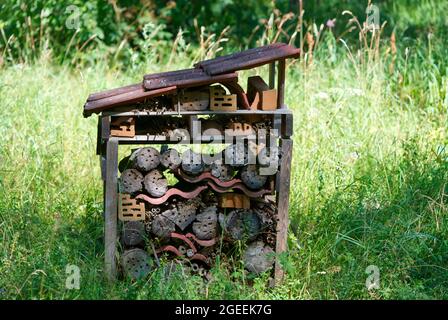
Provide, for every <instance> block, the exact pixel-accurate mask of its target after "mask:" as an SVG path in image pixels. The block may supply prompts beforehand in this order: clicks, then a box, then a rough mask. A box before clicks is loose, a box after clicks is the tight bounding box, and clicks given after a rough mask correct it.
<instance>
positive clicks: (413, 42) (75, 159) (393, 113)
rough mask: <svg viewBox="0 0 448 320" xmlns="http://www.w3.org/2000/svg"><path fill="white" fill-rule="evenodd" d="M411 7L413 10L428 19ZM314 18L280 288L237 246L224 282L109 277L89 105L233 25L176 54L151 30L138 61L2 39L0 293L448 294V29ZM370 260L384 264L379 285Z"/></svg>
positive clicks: (198, 51) (299, 70)
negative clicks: (70, 272) (349, 28)
mask: <svg viewBox="0 0 448 320" xmlns="http://www.w3.org/2000/svg"><path fill="white" fill-rule="evenodd" d="M423 3H430V4H429V5H428V6H430V7H431V8H433V7H437V6H438V5H437V3H438V2H431V1H429V2H428V1H423ZM437 8H438V9H440V8H439V7H437ZM397 10H398V9H397ZM400 10H402V13H403V14H402V16H401V17H402V19H404V20H405V19H411V20H412V19H417V17H414V16H413V15H414V14H415V12H416V11H405V10H404V9H403V8H401V9H400ZM417 11H418V10H417ZM427 14H428V16H431V12H427ZM425 17H427V16H425ZM425 17H424V18H425ZM421 20H422V21H425V20H424V19H423V18H422V19H421ZM353 25H354V26H355V27H356V26H357V25H356V21H355V20H354V23H353ZM397 25H399V22H397ZM309 26H310V27H309V31H308V33H307V34H305V32H304V33H303V35H302V36H303V43H302V41H300V46H302V47H303V48H304V52H305V54H304V56H303V57H302V59H299V60H296V61H295V62H294V63H292V64H291V65H289V66H288V74H287V80H286V81H287V87H286V89H287V90H286V103H287V105H288V106H289V108H291V109H292V110H293V112H294V136H293V140H294V154H293V165H292V168H293V171H292V181H291V196H290V219H291V223H290V228H289V235H288V245H289V251H288V253H287V254H286V255H284V256H282V257H281V260H282V264H283V265H284V268H285V270H286V271H287V276H286V279H285V281H284V283H283V284H282V285H280V286H278V287H275V288H269V286H268V281H267V275H265V276H262V277H260V278H257V279H255V280H254V283H253V284H252V283H251V284H249V282H252V281H249V280H250V279H248V278H247V274H246V273H245V272H244V271H243V266H242V265H241V262H240V261H239V260H237V259H236V260H235V261H231V262H232V263H230V265H229V262H228V261H222V262H221V261H218V263H217V264H216V266H215V267H214V270H213V280H212V281H210V282H204V281H203V280H202V279H200V278H199V277H198V276H185V275H183V274H182V272H177V273H174V274H172V275H171V276H169V277H167V276H166V274H165V273H164V271H163V269H162V268H161V269H160V270H158V271H156V272H155V273H153V274H152V275H151V276H150V278H148V279H145V280H141V281H138V282H130V281H119V282H117V283H115V284H113V285H110V284H108V283H107V281H106V280H105V278H104V274H103V270H102V268H103V259H104V254H103V249H104V248H103V238H102V234H103V216H102V214H103V213H102V211H103V208H102V183H101V179H100V170H99V159H98V157H97V156H96V155H95V143H96V125H97V119H96V117H90V118H87V119H84V118H83V117H82V107H83V104H84V102H85V99H86V98H87V96H88V94H89V93H92V92H96V91H99V90H102V89H107V88H113V87H117V86H121V85H126V84H130V83H135V82H138V81H140V80H141V76H142V75H143V74H145V73H150V72H155V71H160V70H175V69H178V68H184V67H188V66H191V65H192V64H193V63H194V61H197V60H199V59H202V58H204V57H207V56H214V55H216V54H218V55H219V54H220V53H219V49H220V48H224V49H226V50H231V49H232V48H230V47H229V48H226V42H225V41H222V42H221V41H220V39H221V38H220V36H219V34H216V35H215V36H214V37H212V38H211V39H212V40H210V41H209V42H207V41H204V42H202V43H201V42H200V41H199V44H198V45H194V44H193V45H192V46H188V47H185V46H183V45H180V44H182V43H184V39H183V37H182V34H181V35H179V34H178V35H177V36H176V38H175V40H176V39H177V41H174V42H173V43H170V44H168V45H167V46H166V47H163V53H164V54H163V57H161V56H160V52H162V51H161V50H162V49H161V47H160V43H159V42H155V43H154V42H152V40H151V39H146V40H147V41H146V47H145V48H146V51H145V52H144V53H140V55H139V56H138V59H137V58H136V59H134V60H132V59H131V60H130V61H129V62H128V64H126V65H123V64H120V63H119V62H117V61H116V60H114V58H113V57H114V55H112V60H111V59H109V58H108V59H102V57H101V54H102V53H103V51H101V50H103V49H101V48H100V49H98V48H92V49H91V51H89V53H85V55H83V54H84V53H79V54H77V53H76V52H75V53H74V54H73V55H71V56H70V59H68V61H65V62H64V61H63V62H62V63H60V62H55V60H57V57H55V56H54V52H53V54H52V51H51V49H48V48H47V49H45V48H41V50H40V51H39V52H38V53H37V54H30V55H27V56H26V57H32V58H29V60H27V59H22V58H21V56H20V55H17V56H14V53H12V54H11V55H9V53H8V52H9V51H8V50H6V49H5V50H2V51H1V52H3V55H2V56H1V59H2V60H1V61H2V62H3V63H0V136H1V137H2V139H0V299H447V298H448V185H447V183H448V132H447V124H448V75H447V71H448V63H447V59H448V58H447V57H448V55H447V53H448V52H447V48H448V47H447V40H446V37H444V36H443V35H442V34H441V33H438V32H437V30H433V31H432V32H431V33H430V34H426V33H425V34H424V36H421V37H415V38H410V37H406V36H404V35H403V33H400V32H398V31H397V32H395V33H393V35H392V34H387V35H385V34H380V32H379V31H376V32H371V31H368V30H365V29H364V28H362V26H361V25H360V26H359V28H358V27H357V29H356V30H355V31H354V32H355V33H356V36H355V37H352V38H346V37H344V36H341V37H339V36H337V35H336V34H334V33H333V32H332V31H331V30H328V28H326V27H323V31H320V29H319V26H316V27H315V28H313V25H312V24H310V25H309ZM275 31H276V30H275V29H272V30H267V31H266V32H265V33H263V35H262V36H261V37H260V40H259V41H260V42H259V44H261V43H263V42H269V41H271V40H272V38H273V37H274V36H275V33H276V32H275ZM204 34H205V33H204ZM208 35H210V34H208ZM296 36H299V35H296ZM204 39H205V40H206V39H207V36H206V35H204ZM301 39H302V38H301ZM317 42H319V44H318V45H317ZM165 45H166V44H165ZM24 46H25V45H24ZM26 48H30V46H26ZM79 49H80V48H77V47H76V46H73V50H79ZM30 50H32V49H30ZM142 54H143V57H142V56H141V55H142ZM259 72H261V73H265V72H266V70H265V69H263V68H261V69H260V70H259ZM249 75H252V74H249V72H244V73H243V78H245V77H247V76H249ZM243 83H244V82H243ZM124 152H125V151H123V154H124ZM67 265H76V266H78V267H79V268H80V271H81V283H80V289H79V290H69V289H67V288H66V279H67V273H66V266H67ZM369 266H374V267H373V268H377V269H376V270H378V271H379V287H378V288H372V289H371V290H368V289H367V288H366V281H367V282H368V281H369V276H370V275H371V270H372V267H369Z"/></svg>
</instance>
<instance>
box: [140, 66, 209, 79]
mask: <svg viewBox="0 0 448 320" xmlns="http://www.w3.org/2000/svg"><path fill="white" fill-rule="evenodd" d="M192 73H201V70H198V69H195V68H190V69H182V70H175V71H167V72H159V73H151V74H145V75H144V76H143V80H151V79H158V78H162V77H173V76H180V75H183V74H192Z"/></svg>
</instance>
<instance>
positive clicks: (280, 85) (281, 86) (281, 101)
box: [277, 59, 286, 109]
mask: <svg viewBox="0 0 448 320" xmlns="http://www.w3.org/2000/svg"><path fill="white" fill-rule="evenodd" d="M285 72H286V63H285V59H283V60H279V61H278V78H277V106H278V108H280V109H284V108H285Z"/></svg>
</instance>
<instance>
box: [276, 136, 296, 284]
mask: <svg viewBox="0 0 448 320" xmlns="http://www.w3.org/2000/svg"><path fill="white" fill-rule="evenodd" d="M280 143H281V153H282V158H281V163H280V172H279V173H277V175H278V178H279V180H280V181H281V183H279V184H277V244H276V248H275V252H276V254H277V255H278V254H281V253H282V252H285V251H286V249H287V239H288V225H289V218H288V210H289V186H290V180H291V158H292V139H281V140H280ZM283 276H284V271H283V270H282V268H281V265H280V262H279V259H278V258H277V259H276V261H275V284H276V285H277V284H280V283H281V282H282V280H283Z"/></svg>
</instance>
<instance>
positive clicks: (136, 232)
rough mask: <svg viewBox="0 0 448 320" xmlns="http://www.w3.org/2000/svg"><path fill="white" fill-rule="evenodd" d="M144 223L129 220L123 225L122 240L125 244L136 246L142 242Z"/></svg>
mask: <svg viewBox="0 0 448 320" xmlns="http://www.w3.org/2000/svg"><path fill="white" fill-rule="evenodd" d="M144 237H145V225H144V224H143V222H141V221H129V222H126V223H125V224H124V226H123V238H122V239H123V242H124V244H125V245H127V246H136V245H138V244H140V243H142V242H143V240H144Z"/></svg>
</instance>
